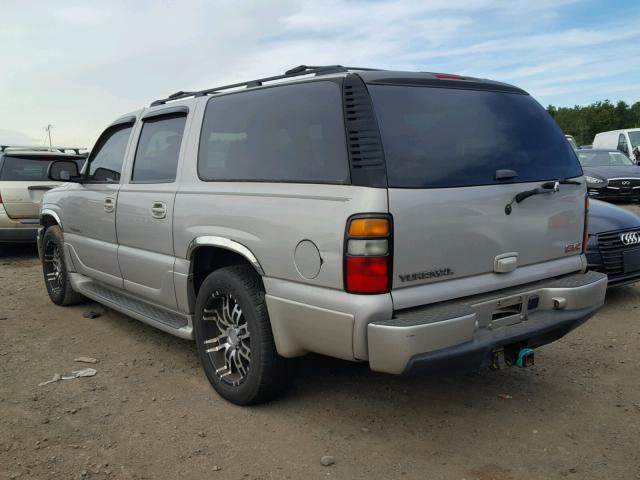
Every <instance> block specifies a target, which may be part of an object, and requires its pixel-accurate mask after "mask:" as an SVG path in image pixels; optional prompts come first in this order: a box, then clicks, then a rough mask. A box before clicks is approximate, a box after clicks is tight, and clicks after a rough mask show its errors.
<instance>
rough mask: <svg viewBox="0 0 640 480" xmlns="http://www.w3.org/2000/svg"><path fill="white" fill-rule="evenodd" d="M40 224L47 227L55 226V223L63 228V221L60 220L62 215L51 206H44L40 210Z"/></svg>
mask: <svg viewBox="0 0 640 480" xmlns="http://www.w3.org/2000/svg"><path fill="white" fill-rule="evenodd" d="M40 225H42V226H43V227H44V228H45V229H47V228H49V227H53V226H54V225H57V226H59V227H60V228H61V229H62V221H61V220H60V216H59V215H58V214H57V213H56V212H55V211H54V210H51V209H49V208H43V209H42V211H41V212H40Z"/></svg>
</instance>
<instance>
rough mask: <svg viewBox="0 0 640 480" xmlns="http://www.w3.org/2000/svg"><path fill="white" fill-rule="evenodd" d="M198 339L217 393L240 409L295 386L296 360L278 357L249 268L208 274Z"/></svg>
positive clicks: (202, 294)
mask: <svg viewBox="0 0 640 480" xmlns="http://www.w3.org/2000/svg"><path fill="white" fill-rule="evenodd" d="M193 322H194V325H193V327H194V336H195V340H196V344H197V348H198V355H199V357H200V361H201V363H202V366H203V368H204V371H205V373H206V375H207V378H208V379H209V382H211V385H212V386H213V388H214V389H215V390H216V391H217V392H218V393H219V394H220V395H221V396H222V397H223V398H225V399H226V400H228V401H230V402H232V403H235V404H237V405H252V404H256V403H261V402H265V401H268V400H270V399H272V398H274V397H276V396H277V395H279V394H280V393H281V392H282V391H283V390H285V389H286V387H287V386H288V385H289V384H290V383H291V380H292V379H293V374H294V360H292V359H287V358H284V357H281V356H280V355H278V352H277V351H276V347H275V343H274V340H273V334H272V332H271V324H270V322H269V314H268V312H267V306H266V304H265V300H264V291H263V288H262V283H261V282H260V278H259V277H258V276H257V275H256V273H255V272H254V271H253V269H252V268H251V267H248V266H233V267H225V268H221V269H220V270H216V271H215V272H213V273H211V274H209V276H208V277H207V278H206V279H205V281H204V282H203V284H202V286H201V287H200V291H199V293H198V298H197V301H196V312H195V316H194V321H193Z"/></svg>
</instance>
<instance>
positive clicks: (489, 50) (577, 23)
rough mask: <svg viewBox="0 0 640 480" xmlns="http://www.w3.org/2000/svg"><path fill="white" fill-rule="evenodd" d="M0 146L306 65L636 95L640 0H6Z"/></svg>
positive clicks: (0, 56)
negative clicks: (48, 128) (443, 74)
mask: <svg viewBox="0 0 640 480" xmlns="http://www.w3.org/2000/svg"><path fill="white" fill-rule="evenodd" d="M0 17H1V18H2V20H1V21H0V143H2V142H12V143H23V142H28V143H31V142H35V143H37V144H42V143H44V140H45V131H44V126H45V125H47V124H53V125H54V127H53V130H52V136H53V141H54V143H56V144H58V145H72V146H85V147H89V148H90V147H91V146H92V144H93V142H94V141H95V139H96V138H97V137H98V135H99V134H100V133H101V131H102V130H103V129H104V128H105V127H106V126H107V125H108V124H109V123H111V122H112V121H113V120H114V119H115V118H117V117H119V116H120V115H122V114H124V113H127V112H129V111H132V110H136V109H138V108H141V107H143V106H146V105H148V104H149V103H150V102H151V101H153V100H154V99H156V98H161V97H166V96H167V95H168V94H170V93H173V92H176V91H179V90H191V89H204V88H210V87H214V86H217V85H224V84H227V83H232V82H236V81H242V80H250V79H252V78H258V77H263V76H269V75H276V74H279V73H282V72H284V71H285V70H287V69H289V68H291V67H293V66H296V65H300V64H306V65H328V64H341V65H347V66H359V67H362V66H367V67H377V68H385V69H405V70H420V71H431V72H446V73H457V74H462V75H472V76H477V77H484V78H491V79H494V80H500V81H504V82H508V83H513V84H515V85H517V86H519V87H521V88H524V89H525V90H527V91H528V92H529V93H531V95H533V96H534V97H535V98H536V99H537V100H538V101H539V102H540V103H542V104H543V105H545V106H546V105H548V104H553V105H556V106H573V105H586V104H589V103H592V102H595V101H598V100H604V99H610V100H612V101H618V100H624V101H626V102H627V103H634V102H636V101H640V2H638V1H637V0H627V1H625V0H620V1H596V0H555V1H549V0H535V1H534V0H526V1H521V0H510V1H509V0H500V1H499V0H406V1H400V0H371V1H363V0H324V1H323V0H310V1H306V0H303V1H294V0H266V1H265V0H262V1H240V0H235V1H232V0H227V1H214V0H210V1H204V0H180V1H168V0H164V1H161V0H156V1H145V0H136V1H119V0H109V1H107V0H103V1H101V2H98V1H94V2H90V1H86V0H83V1H72V0H56V1H54V2H51V1H50V0H49V1H29V0H0Z"/></svg>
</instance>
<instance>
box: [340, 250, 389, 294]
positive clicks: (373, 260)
mask: <svg viewBox="0 0 640 480" xmlns="http://www.w3.org/2000/svg"><path fill="white" fill-rule="evenodd" d="M345 266H346V269H347V272H346V275H345V283H346V285H345V286H346V289H347V292H350V293H384V292H387V291H388V290H389V257H388V256H385V257H347V261H346V265H345Z"/></svg>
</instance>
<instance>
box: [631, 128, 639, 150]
mask: <svg viewBox="0 0 640 480" xmlns="http://www.w3.org/2000/svg"><path fill="white" fill-rule="evenodd" d="M628 133H629V140H630V141H631V145H632V146H633V148H635V147H639V146H640V131H636V132H628Z"/></svg>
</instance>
